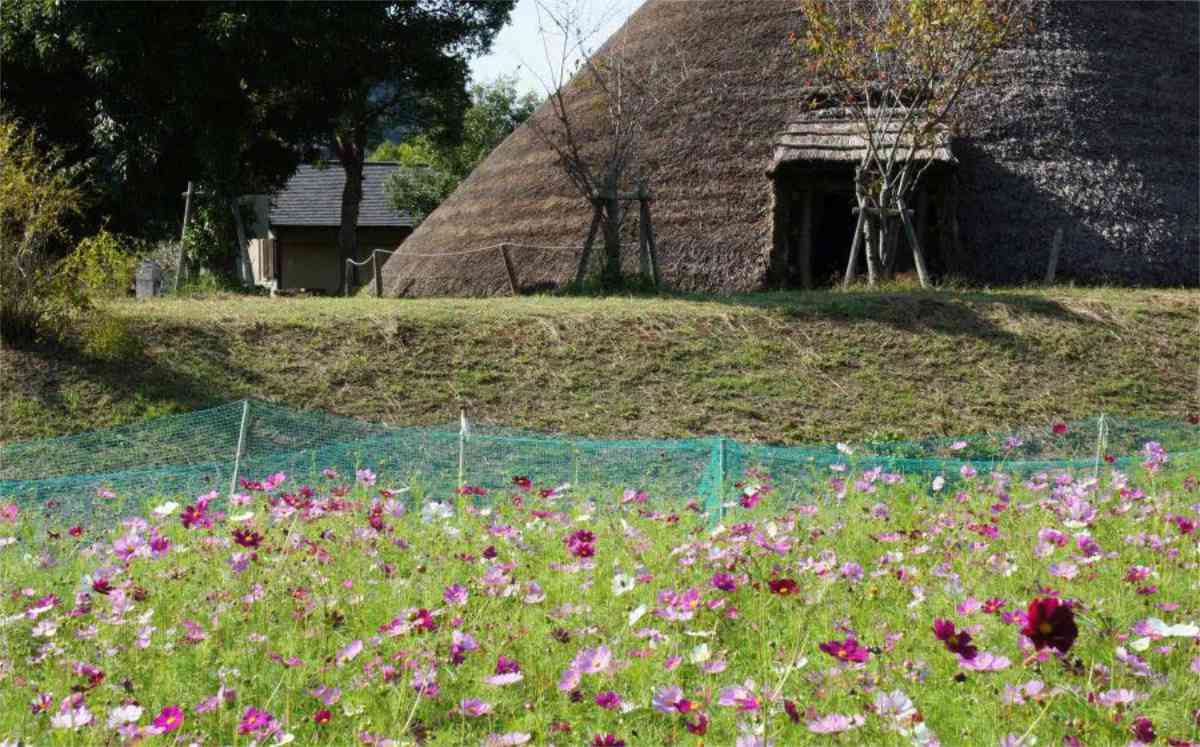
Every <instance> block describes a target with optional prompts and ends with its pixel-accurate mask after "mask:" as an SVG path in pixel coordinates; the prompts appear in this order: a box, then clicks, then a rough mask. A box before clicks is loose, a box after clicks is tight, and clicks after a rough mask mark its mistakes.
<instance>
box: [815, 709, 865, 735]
mask: <svg viewBox="0 0 1200 747" xmlns="http://www.w3.org/2000/svg"><path fill="white" fill-rule="evenodd" d="M864 721H866V719H864V718H863V717H862V716H861V715H854V716H843V715H842V714H840V713H831V714H829V715H828V716H822V717H821V718H819V719H816V720H815V721H809V722H808V730H809V731H811V732H812V733H813V734H838V733H841V732H843V731H849V730H851V729H857V728H858V727H860V726H862V725H863V722H864Z"/></svg>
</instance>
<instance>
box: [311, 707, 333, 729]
mask: <svg viewBox="0 0 1200 747" xmlns="http://www.w3.org/2000/svg"><path fill="white" fill-rule="evenodd" d="M332 720H333V714H332V713H330V712H329V711H328V709H325V708H322V709H321V710H319V711H317V712H316V713H314V714H313V721H316V722H317V723H318V724H321V725H322V726H324V725H325V724H328V723H329V722H330V721H332Z"/></svg>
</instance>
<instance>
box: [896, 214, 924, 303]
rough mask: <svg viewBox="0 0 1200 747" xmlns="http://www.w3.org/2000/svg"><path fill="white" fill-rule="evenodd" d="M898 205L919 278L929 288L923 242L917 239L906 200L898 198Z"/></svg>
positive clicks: (922, 285) (922, 284)
mask: <svg viewBox="0 0 1200 747" xmlns="http://www.w3.org/2000/svg"><path fill="white" fill-rule="evenodd" d="M896 205H897V206H898V207H899V208H900V222H901V223H903V224H904V230H905V231H906V232H907V233H908V243H910V244H912V253H913V264H915V265H916V266H917V278H918V279H919V280H920V281H921V287H922V288H928V287H929V270H928V269H927V268H926V267H925V252H924V251H923V250H922V249H921V242H919V241H917V232H916V230H915V229H913V224H912V220H911V219H909V216H908V210H906V209H905V208H904V200H902V199H897V200H896Z"/></svg>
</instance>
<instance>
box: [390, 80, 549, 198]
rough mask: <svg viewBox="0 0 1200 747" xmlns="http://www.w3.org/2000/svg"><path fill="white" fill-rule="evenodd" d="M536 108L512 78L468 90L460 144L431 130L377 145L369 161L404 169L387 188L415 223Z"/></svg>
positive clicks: (451, 190) (393, 176)
mask: <svg viewBox="0 0 1200 747" xmlns="http://www.w3.org/2000/svg"><path fill="white" fill-rule="evenodd" d="M536 107H537V99H536V97H534V96H533V94H528V93H527V94H525V95H520V94H518V92H517V88H516V84H515V82H514V80H512V79H510V78H499V79H497V80H496V81H495V82H493V83H490V84H476V85H474V86H472V87H471V106H470V107H469V108H468V109H467V110H466V112H465V113H464V114H463V123H462V140H461V142H458V143H453V144H448V143H447V142H446V139H445V137H444V136H443V133H442V132H440V131H437V130H435V131H430V132H422V133H420V134H417V135H414V136H412V137H410V138H408V139H407V140H404V141H402V142H399V143H396V142H390V141H389V142H385V143H383V144H382V145H380V146H379V147H378V148H376V149H375V151H374V152H373V153H372V154H371V160H373V161H396V162H397V163H400V164H402V165H403V166H406V167H407V168H405V169H402V170H400V171H398V172H397V173H395V174H393V175H392V176H391V177H389V179H388V183H387V185H386V189H387V192H388V196H389V197H390V198H391V201H392V204H393V205H394V206H395V207H396V209H397V210H405V211H408V212H409V213H411V214H413V215H414V216H416V217H417V219H418V220H420V219H421V218H423V217H424V216H426V215H428V214H429V213H431V212H433V209H434V208H436V207H437V206H438V205H439V204H440V203H441V202H442V200H444V199H446V197H448V196H449V195H450V193H451V192H453V191H454V189H455V188H456V187H457V186H458V184H459V182H461V181H462V180H463V179H465V178H467V176H468V175H469V174H470V173H471V171H473V170H474V169H475V167H476V166H477V165H479V163H480V161H482V160H483V159H484V158H486V157H487V155H488V154H489V153H491V152H492V150H493V149H494V148H495V147H496V146H497V145H499V144H500V143H501V141H503V140H504V138H506V137H508V135H509V133H511V132H512V131H513V130H515V129H516V128H517V127H518V126H520V124H521V123H522V122H524V121H525V120H526V119H528V118H529V115H531V114H532V113H533V110H534V109H535V108H536Z"/></svg>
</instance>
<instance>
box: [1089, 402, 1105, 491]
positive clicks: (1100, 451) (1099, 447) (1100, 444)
mask: <svg viewBox="0 0 1200 747" xmlns="http://www.w3.org/2000/svg"><path fill="white" fill-rule="evenodd" d="M1105 435H1107V434H1106V433H1105V425H1104V413H1100V420H1099V422H1097V424H1096V463H1095V464H1094V465H1093V466H1092V477H1095V478H1099V477H1100V458H1101V457H1102V456H1103V455H1104V442H1105Z"/></svg>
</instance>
